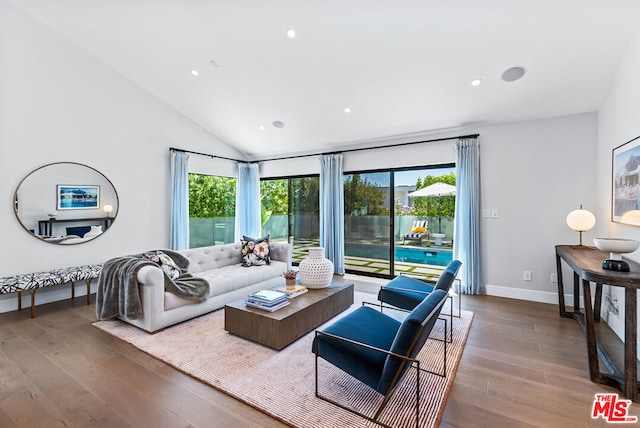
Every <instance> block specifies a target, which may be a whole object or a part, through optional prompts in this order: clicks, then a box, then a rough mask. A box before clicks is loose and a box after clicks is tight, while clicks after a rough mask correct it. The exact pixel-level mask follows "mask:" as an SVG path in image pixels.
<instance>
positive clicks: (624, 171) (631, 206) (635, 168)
mask: <svg viewBox="0 0 640 428" xmlns="http://www.w3.org/2000/svg"><path fill="white" fill-rule="evenodd" d="M612 158H613V168H612V184H613V186H612V189H611V221H613V222H616V223H623V224H630V225H633V226H640V136H638V137H636V138H634V139H633V140H629V141H627V142H626V143H624V144H622V145H620V146H618V147H616V148H615V149H613V156H612Z"/></svg>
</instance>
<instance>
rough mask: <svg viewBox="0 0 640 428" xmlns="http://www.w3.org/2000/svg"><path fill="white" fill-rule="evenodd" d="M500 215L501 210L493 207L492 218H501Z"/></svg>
mask: <svg viewBox="0 0 640 428" xmlns="http://www.w3.org/2000/svg"><path fill="white" fill-rule="evenodd" d="M499 217H500V211H498V209H497V208H493V209H492V210H491V218H499Z"/></svg>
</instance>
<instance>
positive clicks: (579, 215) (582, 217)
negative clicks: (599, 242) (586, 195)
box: [567, 205, 596, 247]
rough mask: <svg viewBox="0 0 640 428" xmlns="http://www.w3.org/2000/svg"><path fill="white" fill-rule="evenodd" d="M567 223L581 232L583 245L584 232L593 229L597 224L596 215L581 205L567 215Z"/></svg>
mask: <svg viewBox="0 0 640 428" xmlns="http://www.w3.org/2000/svg"><path fill="white" fill-rule="evenodd" d="M567 225H568V226H569V227H570V228H571V229H573V230H575V231H576V232H580V246H581V247H582V232H586V231H587V230H591V229H592V228H593V226H595V225H596V217H595V216H594V215H593V214H592V213H591V212H590V211H587V210H584V209H582V205H580V209H577V210H573V211H571V212H570V213H569V215H567Z"/></svg>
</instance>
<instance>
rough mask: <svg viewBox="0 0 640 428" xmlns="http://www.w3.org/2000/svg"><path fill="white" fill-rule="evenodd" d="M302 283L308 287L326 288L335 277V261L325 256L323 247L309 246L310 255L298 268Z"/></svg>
mask: <svg viewBox="0 0 640 428" xmlns="http://www.w3.org/2000/svg"><path fill="white" fill-rule="evenodd" d="M298 275H299V276H300V283H301V284H302V285H306V286H307V288H324V287H327V286H328V285H329V284H331V280H332V279H333V262H332V261H331V260H329V259H327V258H325V257H324V248H323V247H311V248H309V255H308V256H307V258H305V259H304V260H303V261H301V262H300V266H299V268H298Z"/></svg>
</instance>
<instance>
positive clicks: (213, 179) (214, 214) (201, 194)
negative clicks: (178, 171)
mask: <svg viewBox="0 0 640 428" xmlns="http://www.w3.org/2000/svg"><path fill="white" fill-rule="evenodd" d="M235 216H236V179H235V178H230V177H221V176H215V175H202V174H189V246H190V247H191V248H197V247H205V246H208V245H215V244H229V243H231V242H233V241H234V239H235V236H234V234H235Z"/></svg>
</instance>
